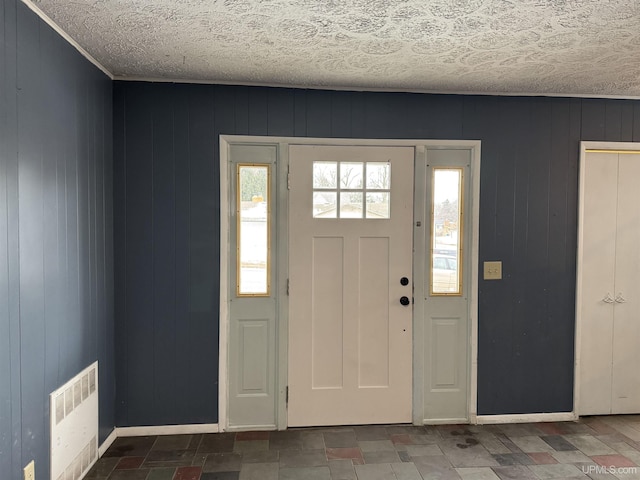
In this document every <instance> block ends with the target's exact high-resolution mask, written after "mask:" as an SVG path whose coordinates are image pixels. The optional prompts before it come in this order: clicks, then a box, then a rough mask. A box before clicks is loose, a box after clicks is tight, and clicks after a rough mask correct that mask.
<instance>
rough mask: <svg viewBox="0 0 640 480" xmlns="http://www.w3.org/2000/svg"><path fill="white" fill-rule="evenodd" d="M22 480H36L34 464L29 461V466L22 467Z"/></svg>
mask: <svg viewBox="0 0 640 480" xmlns="http://www.w3.org/2000/svg"><path fill="white" fill-rule="evenodd" d="M24 480H36V462H35V461H34V460H31V461H30V462H29V465H27V466H26V467H24Z"/></svg>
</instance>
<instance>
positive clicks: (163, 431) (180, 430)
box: [116, 423, 220, 437]
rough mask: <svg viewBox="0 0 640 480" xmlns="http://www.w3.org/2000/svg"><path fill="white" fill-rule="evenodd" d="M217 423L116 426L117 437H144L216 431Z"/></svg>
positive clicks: (217, 428) (217, 430)
mask: <svg viewBox="0 0 640 480" xmlns="http://www.w3.org/2000/svg"><path fill="white" fill-rule="evenodd" d="M219 431H220V429H219V426H218V424H217V423H202V424H193V425H157V426H148V427H118V428H116V432H117V436H118V437H144V436H147V435H194V434H198V433H218V432H219Z"/></svg>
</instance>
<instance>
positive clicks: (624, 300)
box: [616, 292, 627, 303]
mask: <svg viewBox="0 0 640 480" xmlns="http://www.w3.org/2000/svg"><path fill="white" fill-rule="evenodd" d="M616 303H627V300H626V299H625V298H624V297H623V296H622V292H620V293H619V294H618V295H616Z"/></svg>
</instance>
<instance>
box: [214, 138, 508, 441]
mask: <svg viewBox="0 0 640 480" xmlns="http://www.w3.org/2000/svg"><path fill="white" fill-rule="evenodd" d="M237 145H254V146H263V147H269V146H272V147H274V146H277V147H278V157H277V160H276V163H275V164H274V169H273V173H274V177H277V182H276V186H277V188H275V189H274V196H273V199H274V204H273V208H274V210H275V211H274V218H277V229H275V231H276V232H277V233H276V234H275V236H274V244H273V250H272V255H273V268H274V269H276V278H275V284H274V285H275V287H274V288H275V291H274V294H275V295H276V297H275V298H276V310H275V321H276V324H275V325H276V337H275V340H273V339H272V340H270V346H269V350H268V351H271V352H273V354H274V355H275V358H276V366H275V372H274V375H270V376H269V378H270V380H269V385H268V386H267V387H268V389H270V391H273V392H274V395H275V396H276V398H275V400H276V405H275V409H276V412H275V415H276V417H275V418H276V428H278V429H284V428H286V427H287V425H288V419H287V417H288V413H287V412H288V409H287V402H286V398H287V388H288V387H287V385H288V384H289V383H290V379H289V378H288V375H289V359H290V356H289V354H288V349H289V348H290V347H291V346H293V345H289V343H290V339H289V334H288V333H289V322H290V320H289V311H288V307H289V299H290V297H289V295H288V293H289V292H288V290H289V288H288V286H289V282H288V277H289V253H290V252H289V250H290V248H289V229H290V227H291V225H290V223H289V221H290V220H292V219H293V217H290V215H289V213H288V209H289V204H290V201H289V191H288V189H287V185H288V183H289V182H288V175H287V170H288V165H289V146H290V145H307V146H310V145H324V146H345V147H347V146H349V147H351V146H354V145H358V146H368V147H393V148H395V147H403V148H410V149H411V150H412V151H415V152H416V156H415V164H414V165H413V168H415V174H414V175H415V181H414V183H413V184H411V182H409V183H410V185H409V187H408V188H407V192H411V191H412V190H415V192H414V197H413V198H412V199H410V200H409V204H412V207H413V209H414V218H413V220H414V221H415V223H414V226H413V246H414V249H415V250H414V252H413V270H414V273H413V275H414V278H412V279H411V274H409V275H407V276H408V277H409V278H410V279H411V280H412V281H411V284H410V286H415V289H416V290H415V291H416V292H418V291H420V292H421V291H422V290H424V288H428V285H425V278H424V277H425V271H424V269H425V268H426V267H425V266H426V264H427V259H428V242H426V241H425V240H426V239H425V228H424V227H425V226H426V223H427V222H428V216H429V214H428V212H426V211H425V208H426V205H425V203H426V199H427V198H428V196H429V188H430V187H429V186H428V185H427V184H428V183H430V181H429V180H427V177H428V175H427V174H426V173H425V172H426V169H427V168H428V165H427V163H428V162H427V155H426V151H427V149H443V150H466V151H467V152H470V154H471V172H470V175H471V176H470V180H469V182H468V185H469V187H468V188H469V191H468V193H470V198H471V199H472V200H471V204H470V207H469V210H467V212H468V215H467V225H468V226H469V227H470V231H469V232H468V240H469V241H468V243H467V244H466V248H465V250H466V255H467V258H468V259H469V264H468V267H469V270H468V271H467V273H468V277H467V278H468V281H469V285H468V286H469V290H468V319H469V322H470V323H469V328H468V330H467V332H466V335H467V337H466V338H465V339H463V342H462V348H464V349H465V351H466V355H467V356H466V362H465V364H466V366H465V368H467V369H468V372H469V373H468V378H467V381H468V388H469V390H468V392H467V401H468V410H467V411H468V416H461V417H460V419H459V420H456V419H453V418H452V416H451V415H450V414H449V413H447V412H442V415H441V416H440V417H439V418H438V412H437V411H436V410H437V409H434V408H432V407H433V405H431V403H430V400H428V398H425V395H424V394H425V393H426V392H425V387H426V384H425V381H427V380H428V378H427V377H428V375H429V374H428V373H427V372H428V371H429V369H430V367H431V363H430V352H429V349H430V346H429V345H428V344H429V343H430V342H429V338H428V336H429V333H428V329H426V328H425V327H426V323H427V322H426V321H427V319H428V314H429V311H425V302H424V301H422V300H421V294H416V295H415V304H414V305H413V306H412V310H413V325H411V320H409V324H410V328H412V330H413V332H412V333H413V344H411V343H409V344H408V347H407V348H406V350H407V352H411V348H412V346H413V352H411V353H410V354H409V357H408V360H407V361H406V362H407V365H408V367H407V371H408V372H409V375H411V370H413V382H412V384H411V379H410V380H409V382H410V383H409V391H411V390H412V391H413V405H412V406H411V400H409V411H410V410H411V407H412V408H413V417H412V418H411V417H410V416H407V415H405V416H403V420H398V421H402V422H410V421H413V423H414V424H416V425H419V424H423V423H442V422H449V423H450V422H451V421H455V422H458V421H461V422H465V421H469V422H471V423H475V422H476V421H479V420H480V417H477V416H476V399H477V322H478V319H477V306H478V300H477V291H478V228H477V227H478V220H479V206H478V201H479V191H480V180H479V179H480V142H479V141H470V140H460V141H457V140H451V141H442V140H439V141H438V140H372V139H321V138H285V137H264V136H263V137H255V136H230V135H221V136H220V147H221V148H220V156H221V163H220V179H221V181H220V200H221V202H220V219H221V220H220V221H221V228H220V230H221V243H220V247H221V249H220V257H221V258H220V345H219V348H220V364H219V382H220V383H219V429H220V430H221V431H226V430H235V431H238V430H247V429H249V430H255V429H271V428H273V426H271V427H270V426H269V424H271V425H273V423H272V422H273V420H272V418H273V417H272V416H271V414H267V410H264V413H261V414H260V415H259V416H258V417H256V413H257V412H256V411H255V409H253V408H251V409H244V407H242V408H238V407H239V405H238V406H234V405H233V404H234V403H235V402H236V401H237V399H236V396H235V395H234V393H233V390H234V388H233V385H230V378H229V377H230V375H232V374H233V373H232V372H233V370H234V369H233V366H232V365H230V363H233V359H234V358H239V357H238V356H239V355H240V353H242V352H247V351H248V349H247V347H248V345H246V344H245V345H244V346H243V345H241V344H238V342H237V338H239V337H237V336H234V335H233V334H232V332H233V328H234V327H233V325H234V323H233V322H234V321H235V320H234V319H233V318H232V317H233V316H234V314H233V313H232V312H233V309H232V308H230V307H231V304H232V303H233V301H235V300H233V299H232V297H233V292H234V291H235V284H234V282H233V278H232V277H233V275H232V274H230V270H232V269H234V268H235V262H234V260H233V258H232V255H230V253H229V252H231V251H232V250H233V249H235V248H236V245H235V243H234V242H233V241H232V238H233V235H232V234H231V232H233V229H234V228H235V220H234V219H233V218H232V211H231V210H230V203H232V202H231V196H230V192H229V181H232V178H231V175H230V173H231V171H232V167H233V164H234V158H235V155H233V153H232V151H233V148H232V147H233V146H237ZM431 157H433V156H432V155H431ZM431 159H432V160H433V158H431ZM235 160H236V161H248V160H247V159H244V158H243V159H240V158H236V159H235ZM251 162H252V163H263V162H266V160H265V159H262V158H260V157H254V158H252V159H251ZM294 173H295V172H294ZM420 225H422V227H420ZM230 280H231V282H230ZM392 280H393V279H392ZM395 280H396V282H397V280H398V279H395ZM399 286H400V284H399V283H397V284H394V285H393V287H394V288H395V287H399ZM292 287H293V288H295V286H294V285H292ZM403 295H404V293H403ZM407 296H409V297H411V295H407ZM395 298H396V300H397V298H398V297H397V296H396V297H395ZM375 300H377V299H375ZM243 301H244V302H248V301H247V300H243ZM249 301H252V300H249ZM398 305H399V304H398ZM438 316H439V315H438ZM234 338H235V339H236V340H234ZM271 342H273V343H271ZM245 343H246V342H245ZM425 348H426V351H425ZM240 356H241V355H240ZM254 356H255V355H254ZM460 358H461V359H462V358H464V355H463V356H461V357H460ZM230 361H231V362H230ZM269 368H271V367H269ZM237 372H238V370H237V369H236V373H237ZM459 378H462V376H460V377H459ZM230 387H231V388H230ZM426 388H428V387H426ZM243 411H244V412H249V414H248V415H244V414H242V412H243ZM233 412H235V413H233ZM232 414H233V415H232ZM230 415H231V416H233V417H234V418H232V419H231V420H230ZM462 417H466V418H467V420H463V419H462ZM484 421H486V419H485V420H484ZM506 421H509V420H508V419H507V420H506Z"/></svg>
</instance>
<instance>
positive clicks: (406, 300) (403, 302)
mask: <svg viewBox="0 0 640 480" xmlns="http://www.w3.org/2000/svg"><path fill="white" fill-rule="evenodd" d="M410 303H411V301H410V300H409V297H400V305H404V306H405V307H406V306H407V305H409V304H410Z"/></svg>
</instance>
